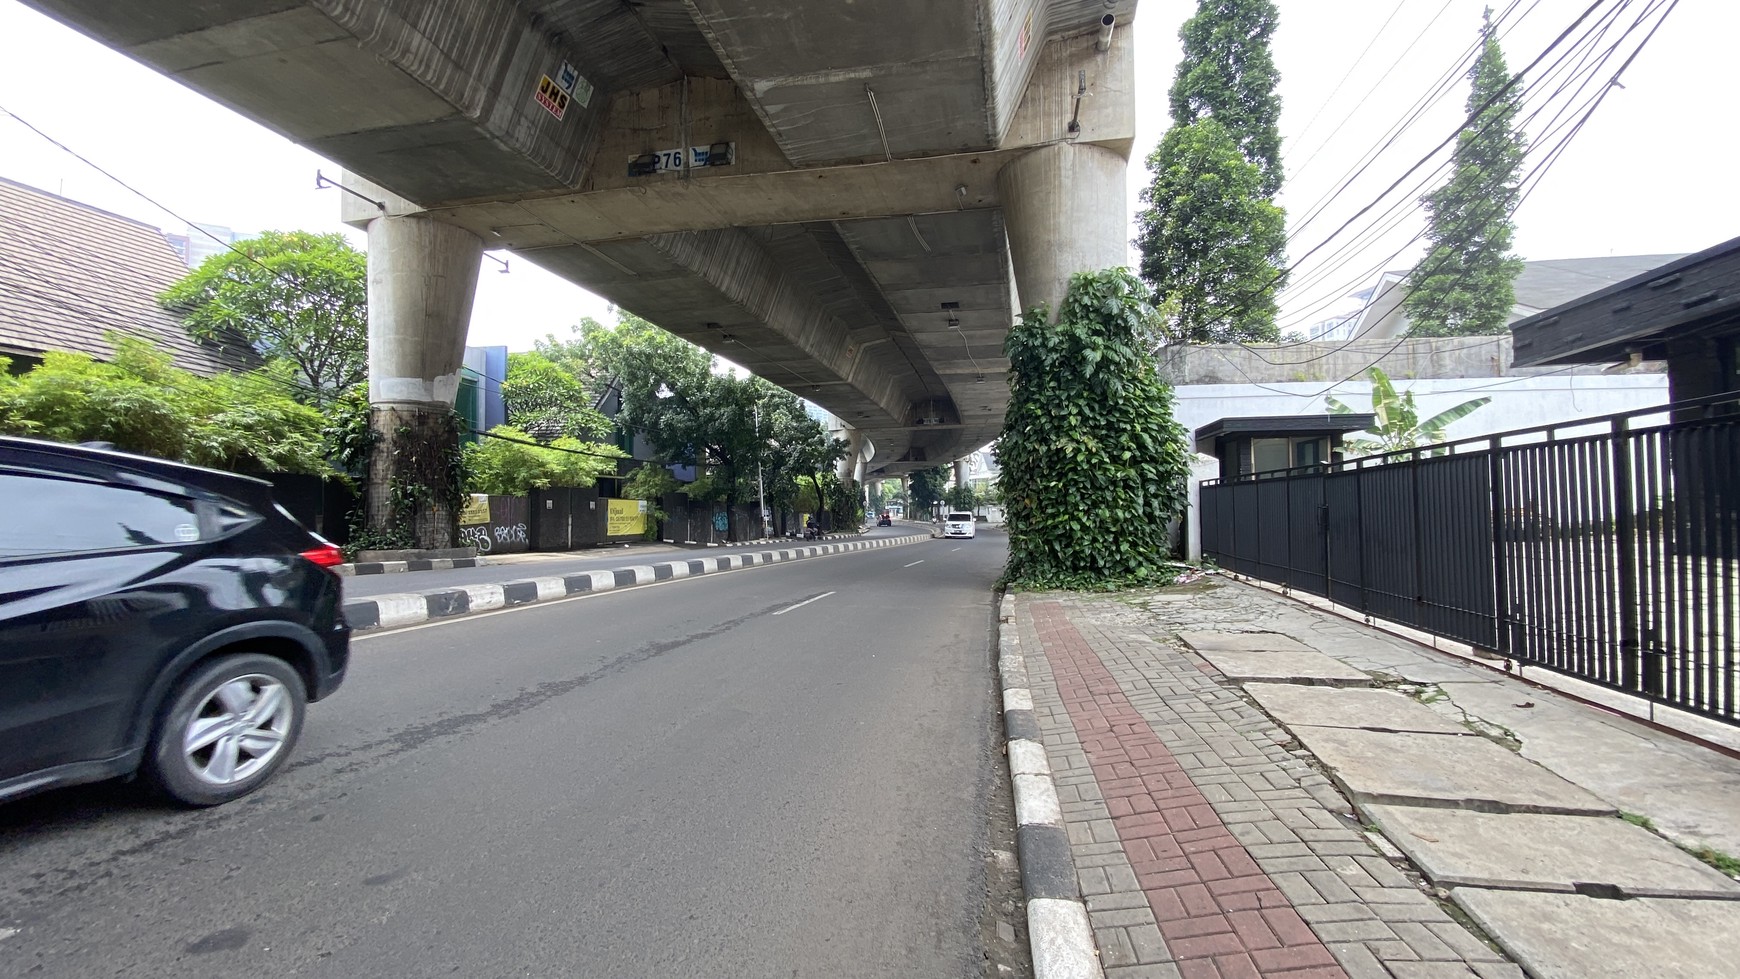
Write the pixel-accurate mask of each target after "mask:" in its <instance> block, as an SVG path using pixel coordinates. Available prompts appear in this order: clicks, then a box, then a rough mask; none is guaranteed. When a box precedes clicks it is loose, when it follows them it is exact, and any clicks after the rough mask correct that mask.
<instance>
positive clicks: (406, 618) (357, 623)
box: [344, 536, 1055, 808]
mask: <svg viewBox="0 0 1740 979" xmlns="http://www.w3.org/2000/svg"><path fill="white" fill-rule="evenodd" d="M925 540H930V538H929V537H918V536H913V537H880V538H877V539H875V540H864V541H852V542H849V543H843V544H815V545H811V546H809V547H797V548H786V549H784V550H778V551H771V550H769V551H759V552H756V553H753V554H726V555H722V556H720V557H706V558H692V559H687V560H682V561H666V562H663V563H660V564H638V565H634V566H632V567H626V568H616V569H613V570H607V571H579V572H575V573H573V574H566V575H555V576H550V577H542V578H524V579H520V580H517V581H506V582H502V583H500V584H493V585H460V586H457V587H454V588H442V589H438V590H435V591H423V592H408V593H405V594H399V595H377V596H375V597H374V598H367V599H361V600H358V601H354V602H346V603H344V618H345V621H347V622H349V623H350V627H351V628H352V629H354V630H356V631H358V632H363V631H367V630H370V629H392V628H396V627H399V626H407V625H416V624H418V623H420V622H427V621H429V620H431V619H442V618H451V617H453V616H458V615H468V614H470V613H472V612H487V611H490V610H492V609H498V608H508V607H511V606H515V605H527V604H530V603H532V602H548V601H554V600H555V599H558V598H567V597H568V596H570V595H577V594H582V593H587V592H599V591H611V590H614V589H618V588H632V587H634V586H636V585H650V584H654V583H656V582H660V581H670V580H672V579H674V578H693V577H697V576H699V575H704V574H715V573H717V572H720V571H735V570H737V569H738V568H749V567H759V566H761V565H764V564H777V563H779V562H782V561H795V560H799V559H801V558H807V557H819V556H822V555H826V554H842V553H845V552H847V551H862V550H869V549H871V548H877V547H893V546H895V545H899V544H916V543H918V542H919V541H925ZM1054 808H1055V804H1054Z"/></svg>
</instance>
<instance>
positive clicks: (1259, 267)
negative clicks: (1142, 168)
mask: <svg viewBox="0 0 1740 979" xmlns="http://www.w3.org/2000/svg"><path fill="white" fill-rule="evenodd" d="M1278 19H1279V16H1278V14H1277V13H1276V10H1275V4H1274V3H1273V2H1272V0H1198V3H1197V9H1196V14H1195V16H1193V17H1191V18H1190V19H1189V20H1187V21H1185V23H1184V26H1183V27H1182V28H1181V29H1180V30H1179V32H1178V35H1179V38H1180V39H1181V40H1182V41H1183V42H1184V58H1183V60H1181V61H1180V62H1179V63H1178V73H1177V76H1176V77H1175V78H1174V80H1173V83H1172V92H1171V109H1172V121H1173V127H1172V129H1171V130H1170V131H1169V132H1168V133H1167V134H1166V136H1165V138H1164V139H1163V140H1162V141H1161V144H1160V147H1159V148H1158V149H1156V150H1155V151H1154V152H1153V153H1152V154H1150V155H1149V157H1148V169H1149V171H1150V172H1151V173H1152V174H1153V179H1152V181H1151V182H1150V184H1149V186H1148V187H1147V189H1145V190H1144V191H1143V192H1142V202H1143V203H1144V204H1146V205H1147V206H1146V207H1145V208H1143V210H1142V212H1141V214H1140V215H1138V217H1137V222H1138V233H1137V238H1136V246H1137V247H1138V248H1139V249H1141V252H1142V278H1143V279H1144V280H1145V281H1146V282H1147V283H1148V285H1149V286H1151V287H1152V288H1153V289H1154V293H1155V300H1156V303H1157V304H1158V305H1162V306H1165V307H1166V308H1173V309H1177V310H1178V321H1177V322H1176V323H1175V324H1174V325H1173V336H1174V339H1177V340H1182V341H1186V342H1195V343H1225V342H1236V341H1240V340H1274V339H1276V338H1277V337H1278V331H1277V330H1276V328H1275V300H1274V297H1275V293H1276V292H1277V291H1278V290H1279V289H1280V288H1281V286H1283V285H1285V284H1286V268H1285V266H1286V245H1287V238H1286V215H1285V212H1283V211H1282V210H1281V209H1280V208H1279V207H1278V206H1276V205H1275V203H1274V197H1275V194H1276V192H1277V191H1279V190H1280V187H1281V179H1282V173H1281V132H1280V117H1281V100H1280V97H1279V96H1277V95H1276V94H1275V86H1276V84H1277V83H1278V82H1279V80H1280V74H1279V72H1277V71H1276V70H1275V61H1274V58H1273V57H1272V56H1271V55H1270V53H1269V40H1270V38H1271V37H1273V35H1274V33H1275V25H1276V22H1277V20H1278Z"/></svg>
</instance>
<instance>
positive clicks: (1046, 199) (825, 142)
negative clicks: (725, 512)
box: [27, 0, 1135, 475]
mask: <svg viewBox="0 0 1740 979" xmlns="http://www.w3.org/2000/svg"><path fill="white" fill-rule="evenodd" d="M27 2H30V3H32V4H33V5H35V6H37V7H38V8H40V9H42V10H44V11H45V12H47V13H49V14H50V15H52V16H54V17H56V18H58V19H60V20H62V21H64V22H66V23H68V24H70V25H72V26H74V27H76V28H78V29H79V30H81V31H84V32H85V33H87V34H90V35H92V36H94V37H96V38H98V39H99V40H102V41H103V42H104V43H107V44H108V45H110V46H112V47H114V48H116V49H118V50H121V51H123V52H125V53H127V54H129V55H130V56H132V57H133V58H135V59H137V60H139V61H141V62H144V63H145V64H147V65H149V66H151V67H153V68H155V69H157V70H159V71H161V72H163V73H165V74H167V75H170V76H171V77H173V78H175V79H177V80H179V81H181V82H182V83H184V84H186V85H188V86H189V87H191V88H193V89H195V90H197V91H200V92H202V93H204V94H206V95H208V96H210V97H211V98H213V99H215V100H217V101H219V102H221V103H224V104H225V105H228V106H230V107H232V108H234V109H236V110H237V111H239V112H241V113H242V114H243V115H246V116H248V117H250V118H252V119H254V120H257V121H258V122H260V123H262V124H264V125H266V126H268V127H270V128H272V129H275V130H276V131H278V132H280V133H282V134H283V135H285V136H287V137H288V138H290V139H292V140H294V141H295V142H297V143H300V144H301V145H304V146H306V147H308V148H310V149H311V150H313V151H315V152H317V153H320V154H321V155H323V156H326V157H328V158H329V159H332V160H334V161H336V162H338V163H339V164H341V165H342V166H344V167H345V168H346V169H347V172H348V174H349V175H348V176H347V183H348V184H349V186H350V188H351V189H352V190H354V191H356V192H357V195H358V196H347V198H346V201H345V210H346V215H345V216H346V220H347V221H350V222H352V223H354V224H356V225H358V226H363V227H367V228H369V231H370V265H371V271H370V286H371V297H370V298H371V303H370V307H371V308H370V317H371V323H370V334H371V336H370V345H371V354H370V356H371V363H370V368H371V398H372V399H373V400H374V401H375V402H376V403H377V404H378V405H381V406H396V407H397V408H398V409H401V410H414V409H415V408H416V407H417V406H418V405H438V404H440V403H442V402H444V401H445V402H447V403H451V397H452V390H453V388H454V386H455V384H456V378H457V372H458V369H459V350H460V349H461V348H462V347H463V343H464V330H465V325H466V322H467V320H468V317H469V304H470V296H471V292H472V289H473V288H474V284H475V278H476V264H477V263H476V252H477V251H478V250H480V249H484V248H487V249H507V250H511V251H513V252H515V253H516V254H517V255H519V256H522V257H523V258H525V259H526V260H528V261H530V262H533V263H535V264H537V265H539V266H542V267H544V268H547V269H549V270H551V271H553V272H555V273H556V274H558V275H561V276H563V277H565V278H568V279H570V280H571V281H573V282H575V283H577V284H579V285H581V286H583V287H585V288H587V289H589V290H591V291H593V292H595V293H597V294H599V295H601V296H603V297H605V298H607V299H609V300H611V301H612V302H614V303H616V304H617V305H619V306H621V307H623V308H625V309H628V310H630V311H632V312H634V313H636V314H638V315H640V316H642V317H644V318H646V319H647V320H649V321H651V322H654V323H657V324H658V325H660V326H662V327H664V328H665V329H667V330H670V331H671V332H673V333H676V334H677V335H679V336H682V337H684V338H686V339H688V340H691V341H693V342H694V343H697V344H699V345H701V346H703V347H706V348H707V349H709V350H712V351H714V352H715V353H718V354H720V355H721V356H724V357H726V358H728V359H730V360H732V361H735V362H737V363H739V364H742V365H743V366H745V367H747V368H748V369H749V370H751V371H753V372H755V373H756V374H758V375H760V376H762V377H765V378H767V379H768V380H770V381H772V382H774V383H776V384H779V385H781V386H783V387H786V388H788V389H790V390H791V391H793V392H795V393H797V394H799V395H801V396H802V397H805V398H808V399H810V400H812V401H814V402H816V403H817V404H820V405H822V406H823V407H825V408H827V409H828V410H830V411H832V412H834V413H835V414H836V415H838V416H839V417H840V418H842V419H843V420H845V421H846V422H847V423H848V424H849V425H851V426H853V427H854V428H856V429H858V430H859V431H860V432H862V433H863V435H864V436H866V437H867V438H868V439H869V440H870V443H871V444H872V445H873V446H874V453H875V454H874V456H873V458H871V459H870V460H869V461H868V464H867V466H866V471H867V473H869V474H888V475H893V474H900V473H905V472H908V471H910V470H912V469H916V468H921V467H925V466H934V465H939V464H943V463H947V462H949V461H952V460H953V459H956V458H958V457H961V456H963V455H965V454H967V453H969V452H971V451H973V450H974V449H976V448H978V447H980V446H982V445H984V444H985V443H987V442H989V441H991V440H992V439H993V438H994V437H995V436H996V434H997V431H998V429H999V427H1000V426H1001V422H1002V417H1003V412H1004V409H1005V407H1006V404H1007V401H1008V397H1009V389H1008V383H1007V379H1006V369H1007V361H1006V360H1005V359H1004V357H1003V355H1002V345H1003V339H1004V336H1005V334H1006V333H1007V331H1008V328H1009V326H1010V323H1011V322H1012V320H1013V318H1014V316H1015V315H1016V313H1017V311H1018V310H1019V309H1020V308H1022V307H1023V306H1026V305H1031V304H1032V303H1035V302H1041V301H1043V302H1048V303H1051V304H1053V305H1055V304H1056V303H1057V302H1058V300H1059V299H1061V295H1062V291H1063V285H1064V283H1065V282H1066V281H1067V276H1068V275H1069V274H1070V273H1072V272H1075V271H1079V270H1083V269H1088V268H1100V267H1106V266H1111V265H1121V264H1123V263H1124V261H1125V257H1124V256H1125V248H1126V243H1125V237H1126V234H1127V232H1126V228H1125V205H1124V192H1123V187H1124V181H1123V169H1124V164H1125V161H1126V160H1127V159H1128V155H1129V152H1130V144H1131V139H1132V135H1133V130H1134V100H1133V90H1132V86H1133V77H1134V72H1133V63H1132V62H1133V57H1132V53H1133V45H1132V43H1131V33H1130V31H1129V29H1128V28H1129V27H1130V25H1131V22H1132V20H1133V18H1134V14H1135V0H875V2H857V3H851V2H840V0H736V2H732V0H135V2H131V3H125V4H116V3H111V2H107V0H27ZM1108 20H1109V23H1110V25H1111V26H1110V27H1109V28H1108V27H1107V23H1108ZM691 148H692V149H691ZM667 151H668V152H667ZM703 164H705V165H703ZM389 249H391V250H393V251H394V254H393V255H392V256H387V255H385V254H384V253H385V252H386V251H387V250H389ZM377 266H380V267H379V268H377Z"/></svg>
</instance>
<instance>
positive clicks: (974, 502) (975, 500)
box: [944, 486, 979, 513]
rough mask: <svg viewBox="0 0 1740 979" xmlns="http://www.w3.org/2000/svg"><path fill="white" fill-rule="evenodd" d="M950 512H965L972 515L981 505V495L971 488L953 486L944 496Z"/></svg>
mask: <svg viewBox="0 0 1740 979" xmlns="http://www.w3.org/2000/svg"><path fill="white" fill-rule="evenodd" d="M944 497H945V501H946V502H947V503H948V505H949V509H950V510H965V511H966V512H968V513H971V512H972V510H973V508H974V507H976V506H978V505H979V494H977V493H975V492H973V488H972V487H971V486H951V487H949V491H948V492H947V493H946V494H944Z"/></svg>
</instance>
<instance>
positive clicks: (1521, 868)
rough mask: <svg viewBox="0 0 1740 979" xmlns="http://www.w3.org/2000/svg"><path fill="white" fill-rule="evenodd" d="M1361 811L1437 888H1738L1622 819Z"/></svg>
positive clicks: (1726, 893) (1699, 892) (1739, 896)
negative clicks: (1602, 886) (1596, 885)
mask: <svg viewBox="0 0 1740 979" xmlns="http://www.w3.org/2000/svg"><path fill="white" fill-rule="evenodd" d="M1364 813H1365V816H1366V818H1367V819H1368V820H1370V821H1371V822H1374V823H1376V824H1377V826H1378V828H1379V829H1381V830H1383V831H1384V835H1385V836H1387V837H1389V838H1390V841H1391V842H1393V843H1394V844H1395V845H1396V846H1398V847H1400V848H1401V850H1402V852H1403V853H1406V854H1407V855H1408V857H1409V859H1411V860H1413V861H1414V864H1415V865H1416V866H1418V867H1419V868H1420V869H1421V870H1422V871H1424V872H1425V874H1426V876H1427V878H1429V879H1430V880H1431V881H1432V882H1433V883H1434V884H1438V885H1441V886H1444V887H1456V886H1472V887H1508V888H1512V889H1518V888H1525V889H1529V890H1544V891H1559V892H1563V893H1575V892H1576V885H1577V884H1605V885H1611V886H1613V887H1617V888H1619V889H1620V890H1622V891H1623V892H1624V893H1625V894H1626V895H1627V896H1630V897H1684V898H1697V897H1703V898H1721V899H1728V900H1740V883H1735V882H1734V881H1732V880H1729V879H1728V878H1727V877H1724V876H1723V875H1722V874H1720V873H1718V872H1717V871H1716V870H1715V869H1713V868H1711V867H1710V866H1708V865H1707V864H1705V863H1703V862H1702V861H1700V860H1698V859H1696V858H1695V857H1693V856H1691V855H1690V854H1688V853H1686V852H1685V851H1683V850H1681V849H1680V848H1678V847H1676V846H1674V845H1673V844H1672V843H1669V842H1667V841H1666V840H1663V839H1662V838H1661V837H1659V836H1656V835H1655V834H1653V833H1651V832H1649V831H1648V830H1645V829H1642V828H1640V827H1637V826H1633V825H1631V824H1630V823H1628V822H1625V821H1624V820H1622V819H1612V818H1608V817H1603V816H1548V815H1539V814H1534V813H1506V814H1494V813H1484V812H1469V811H1467V810H1461V809H1418V808H1412V807H1407V806H1368V807H1366V808H1365V810H1364Z"/></svg>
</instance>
